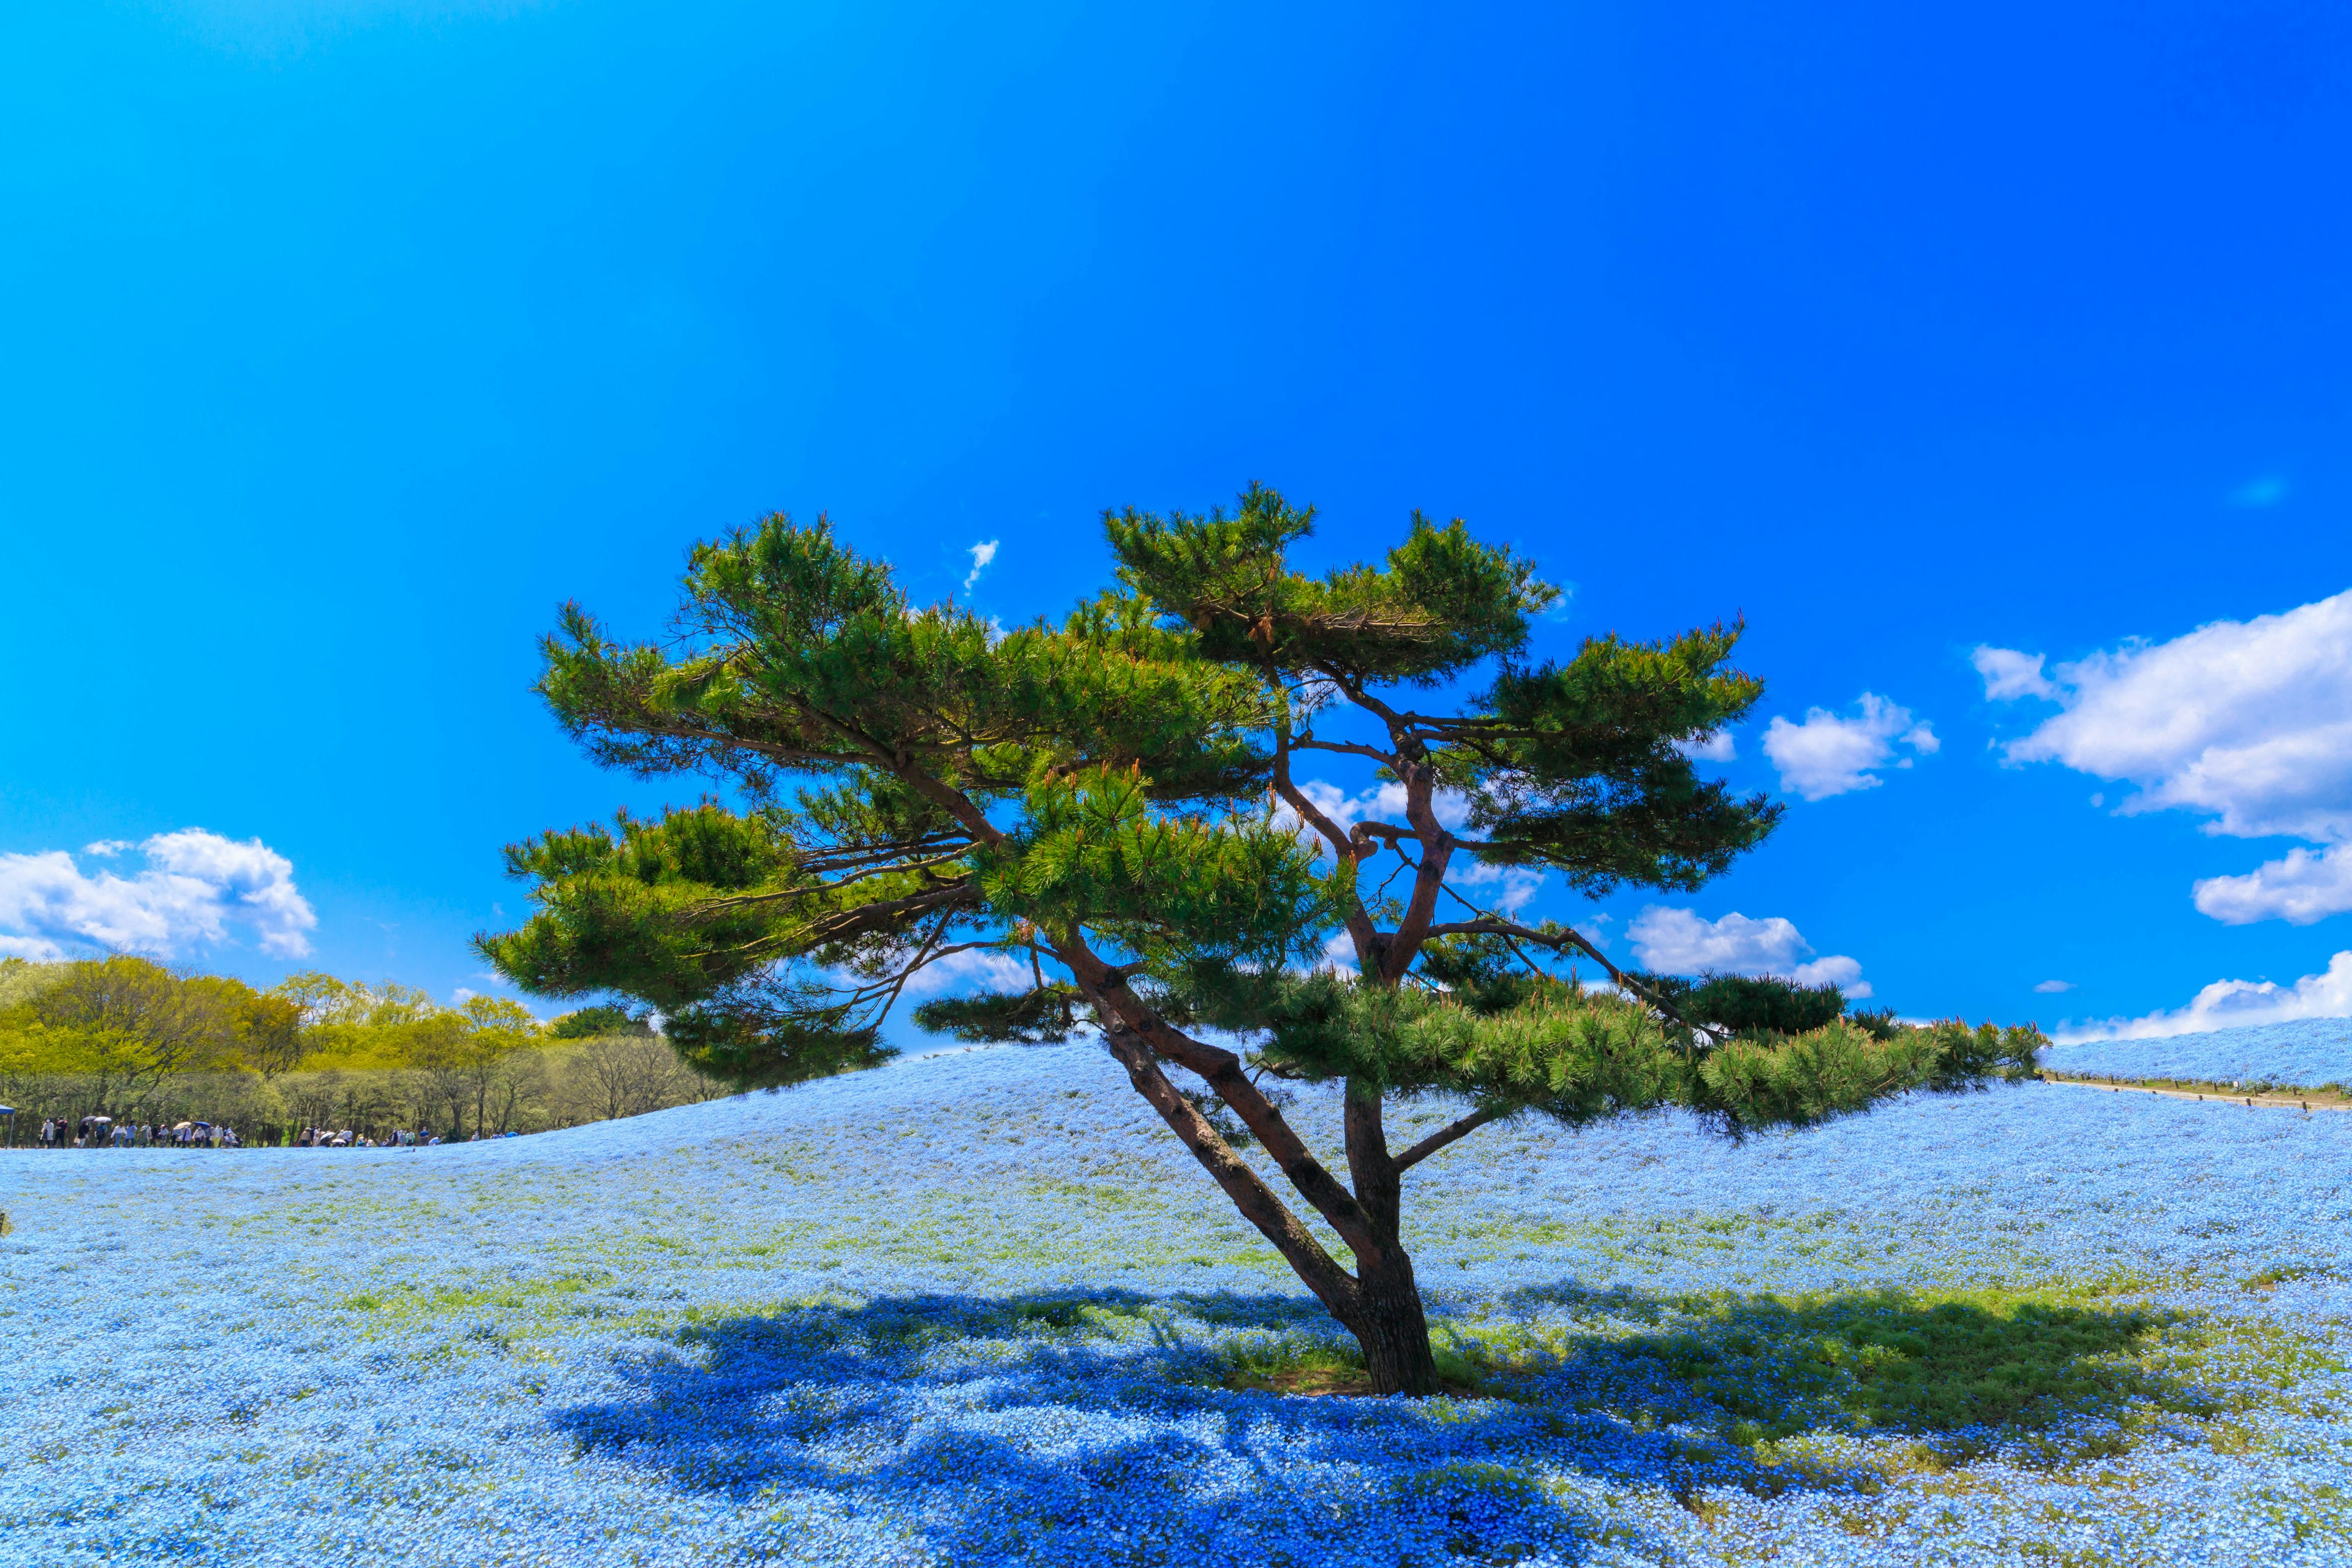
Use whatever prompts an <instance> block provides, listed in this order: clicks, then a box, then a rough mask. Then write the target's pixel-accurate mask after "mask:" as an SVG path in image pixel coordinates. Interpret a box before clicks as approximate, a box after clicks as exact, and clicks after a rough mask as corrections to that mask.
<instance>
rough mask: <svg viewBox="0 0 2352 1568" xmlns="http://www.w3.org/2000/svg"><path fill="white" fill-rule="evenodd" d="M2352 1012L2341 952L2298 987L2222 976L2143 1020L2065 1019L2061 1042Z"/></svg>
mask: <svg viewBox="0 0 2352 1568" xmlns="http://www.w3.org/2000/svg"><path fill="white" fill-rule="evenodd" d="M2347 1016H2352V952H2339V953H2337V954H2336V956H2335V957H2334V958H2332V959H2329V960H2328V961H2327V968H2326V970H2325V971H2323V972H2322V973H2318V974H2306V975H2305V976H2304V977H2303V978H2302V979H2300V980H2298V981H2296V982H2295V983H2294V984H2293V985H2278V984H2273V983H2272V982H2270V981H2267V980H2263V981H2252V980H2216V981H2215V982H2213V984H2210V985H2208V986H2207V987H2205V989H2203V990H2202V991H2200V992H2199V993H2197V994H2196V995H2195V996H2194V997H2193V998H2191V999H2190V1001H2189V1005H2187V1006H2186V1007H2178V1008H2175V1009H2173V1010H2172V1011H2170V1012H2162V1011H2158V1012H2154V1013H2149V1014H2147V1015H2145V1016H2141V1017H2137V1018H2106V1019H2093V1020H2091V1021H2089V1022H2086V1023H2082V1024H2074V1023H2072V1022H2065V1023H2061V1024H2060V1025H2059V1026H2058V1033H2057V1039H2058V1043H2059V1044H2060V1045H2062V1046H2063V1045H2072V1044H2074V1042H2075V1041H2077V1040H2154V1039H2162V1038H2165V1037H2168V1036H2172V1035H2194V1034H2200V1033H2202V1032H2203V1031H2205V1030H2207V1029H2232V1028H2237V1027H2239V1026H2242V1025H2246V1024H2284V1023H2288V1022H2291V1021H2293V1020H2294V1019H2297V1018H2342V1017H2347Z"/></svg>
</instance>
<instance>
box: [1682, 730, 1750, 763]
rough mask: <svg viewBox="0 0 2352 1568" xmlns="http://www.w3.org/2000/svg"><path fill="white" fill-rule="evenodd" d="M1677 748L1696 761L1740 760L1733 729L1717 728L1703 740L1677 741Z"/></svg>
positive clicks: (1722, 761) (1721, 761)
mask: <svg viewBox="0 0 2352 1568" xmlns="http://www.w3.org/2000/svg"><path fill="white" fill-rule="evenodd" d="M1675 751H1677V752H1681V753H1682V754H1683V755H1684V756H1685V757H1688V758H1689V759H1690V760H1691V761H1693V762H1695V763H1730V762H1737V761H1738V760H1739V752H1738V748H1737V747H1736V746H1734V745H1733V743H1732V740H1731V731H1728V730H1717V731H1715V732H1714V733H1713V734H1710V735H1708V736H1706V738H1705V739H1703V740H1697V741H1677V742H1675Z"/></svg>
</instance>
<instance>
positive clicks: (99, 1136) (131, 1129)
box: [40, 1116, 242, 1149]
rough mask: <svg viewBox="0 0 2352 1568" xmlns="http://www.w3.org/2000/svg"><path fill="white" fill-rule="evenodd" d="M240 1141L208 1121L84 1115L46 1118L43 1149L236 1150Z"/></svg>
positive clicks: (227, 1129) (233, 1130)
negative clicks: (173, 1121)
mask: <svg viewBox="0 0 2352 1568" xmlns="http://www.w3.org/2000/svg"><path fill="white" fill-rule="evenodd" d="M241 1142H242V1141H241V1140H240V1139H239V1138H238V1137H237V1135H236V1128H234V1127H216V1126H215V1125H214V1124H213V1123H211V1122H209V1121H182V1122H178V1123H176V1124H174V1125H172V1126H165V1125H164V1124H163V1123H162V1122H160V1121H150V1122H145V1123H141V1122H136V1121H115V1120H114V1119H113V1118H111V1117H108V1116H85V1117H83V1118H82V1119H81V1120H79V1121H67V1120H66V1119H65V1118H64V1117H62V1116H51V1117H45V1118H43V1119H42V1121H41V1132H40V1146H41V1147H42V1148H44V1149H235V1148H237V1147H238V1146H239V1145H240V1143H241Z"/></svg>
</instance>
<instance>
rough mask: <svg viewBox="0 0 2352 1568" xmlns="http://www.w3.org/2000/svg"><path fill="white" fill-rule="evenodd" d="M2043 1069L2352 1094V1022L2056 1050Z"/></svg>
mask: <svg viewBox="0 0 2352 1568" xmlns="http://www.w3.org/2000/svg"><path fill="white" fill-rule="evenodd" d="M2042 1061H2043V1065H2045V1066H2047V1067H2050V1068H2054V1069H2055V1070H2057V1071H2059V1072H2070V1073H2083V1074H2095V1073H2112V1074H2114V1075H2115V1076H2116V1077H2117V1078H2126V1079H2148V1078H2164V1079H2196V1080H2197V1081H2199V1082H2200V1083H2249V1084H2252V1083H2268V1084H2274V1085H2276V1086H2278V1087H2279V1088H2281V1089H2330V1088H2336V1089H2352V1018H2305V1019H2301V1020H2299V1021H2297V1022H2295V1023H2292V1024H2259V1025H2253V1026H2249V1027H2246V1028H2240V1029H2215V1030H2212V1031H2211V1032H2210V1033H2208V1034H2201V1035H2176V1036H2174V1037H2172V1038H2170V1039H2164V1040H2087V1041H2084V1042H2082V1043H2080V1044H2076V1045H2067V1046H2055V1047H2052V1048H2051V1049H2050V1050H2049V1051H2048V1052H2047V1053H2046V1054H2045V1055H2044V1056H2043V1058H2042Z"/></svg>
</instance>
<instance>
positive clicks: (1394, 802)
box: [1284, 779, 1470, 842]
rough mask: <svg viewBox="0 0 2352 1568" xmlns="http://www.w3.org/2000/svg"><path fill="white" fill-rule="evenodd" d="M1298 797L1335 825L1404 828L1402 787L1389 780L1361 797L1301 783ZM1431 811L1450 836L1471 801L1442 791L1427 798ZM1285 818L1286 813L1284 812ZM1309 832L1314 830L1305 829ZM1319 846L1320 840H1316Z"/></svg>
mask: <svg viewBox="0 0 2352 1568" xmlns="http://www.w3.org/2000/svg"><path fill="white" fill-rule="evenodd" d="M1298 793H1299V794H1301V795H1305V796H1306V797H1307V800H1308V801H1309V802H1311V803H1312V804H1313V805H1314V806H1315V808H1316V809H1317V810H1318V811H1320V812H1321V813H1322V814H1323V815H1324V816H1328V817H1329V818H1330V819H1331V820H1332V821H1334V822H1336V823H1338V824H1339V826H1341V827H1343V828H1344V827H1350V826H1354V825H1355V824H1357V823H1359V822H1364V821H1372V820H1377V821H1381V822H1393V823H1395V824H1397V825H1398V826H1404V820H1405V817H1404V785H1402V784H1398V783H1396V782H1395V781H1394V780H1391V781H1390V782H1389V783H1387V784H1373V785H1372V786H1370V788H1369V789H1366V790H1365V791H1364V792H1363V793H1362V794H1360V795H1349V793H1348V792H1347V791H1345V790H1343V789H1341V788H1340V787H1339V785H1337V784H1326V783H1324V782H1323V781H1322V780H1321V779H1303V780H1301V781H1300V782H1299V785H1298ZM1429 806H1430V810H1431V811H1433V812H1434V813H1435V814H1436V816H1437V820H1438V824H1439V825H1440V826H1443V827H1444V828H1445V829H1447V830H1448V831H1449V832H1450V831H1454V830H1455V829H1458V828H1460V827H1461V826H1462V825H1463V824H1464V823H1465V822H1467V821H1469V820H1470V800H1469V797H1468V796H1466V795H1463V794H1462V793H1461V792H1459V791H1458V790H1450V789H1441V790H1439V791H1438V792H1437V793H1436V794H1435V795H1432V796H1431V797H1430V801H1429ZM1284 815H1285V816H1288V815H1289V813H1288V812H1287V810H1286V811H1285V813H1284ZM1307 831H1309V832H1312V831H1313V829H1311V828H1310V829H1307ZM1318 842H1320V840H1319V839H1318Z"/></svg>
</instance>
